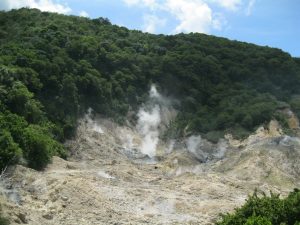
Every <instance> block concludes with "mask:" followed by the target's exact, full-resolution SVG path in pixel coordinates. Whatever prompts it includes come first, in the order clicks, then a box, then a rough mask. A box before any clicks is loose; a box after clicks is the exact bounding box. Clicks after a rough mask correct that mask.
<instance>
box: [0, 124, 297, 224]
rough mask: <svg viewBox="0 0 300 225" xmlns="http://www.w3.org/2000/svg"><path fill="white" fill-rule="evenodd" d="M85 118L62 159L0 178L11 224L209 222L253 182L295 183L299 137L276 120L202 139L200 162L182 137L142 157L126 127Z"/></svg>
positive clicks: (279, 186)
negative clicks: (244, 133) (235, 134)
mask: <svg viewBox="0 0 300 225" xmlns="http://www.w3.org/2000/svg"><path fill="white" fill-rule="evenodd" d="M89 123H90V124H87V123H82V125H81V127H79V133H78V136H77V138H76V139H75V140H72V141H69V142H68V143H67V144H68V146H69V147H71V148H72V155H70V157H69V159H68V161H65V160H63V159H60V158H58V157H54V158H53V160H52V164H50V165H49V166H48V168H46V170H45V171H43V172H37V171H34V170H31V169H28V168H25V167H23V166H16V168H15V169H14V170H13V171H12V172H11V173H10V174H9V176H8V177H7V178H6V179H5V180H2V181H1V184H2V185H1V190H2V191H1V193H2V195H0V203H1V205H2V211H3V212H4V214H5V215H7V216H8V217H9V218H11V222H12V224H22V223H27V224H30V225H40V224H45V225H50V224H51V225H54V224H60V225H74V224H80V225H88V224H213V223H214V222H215V221H216V220H217V219H218V218H219V214H220V213H225V212H229V211H231V210H233V209H234V208H235V207H237V206H240V205H242V204H243V203H244V201H245V199H246V198H247V195H248V194H250V193H252V192H253V190H254V189H255V188H259V189H260V190H263V191H266V192H268V191H270V190H272V191H273V192H275V193H281V194H282V195H286V194H287V193H288V192H289V191H291V190H292V189H293V188H295V187H298V188H299V187H300V183H299V180H300V179H299V177H300V166H299V165H300V162H299V159H300V140H299V139H298V138H291V137H288V136H283V135H282V134H281V131H280V129H279V127H278V124H276V122H272V124H270V126H269V128H268V129H263V128H261V129H259V130H258V131H257V132H256V134H254V135H252V136H250V137H249V138H248V139H246V140H244V141H242V142H241V141H237V140H233V139H232V138H231V137H230V136H227V140H223V141H222V142H221V143H218V144H216V145H213V144H211V143H208V142H207V141H203V142H201V143H200V144H199V145H198V147H197V148H195V151H198V152H199V151H202V152H204V153H205V154H207V155H208V159H209V160H206V161H205V162H204V161H203V162H201V161H199V159H198V158H197V157H195V155H194V154H192V152H191V151H189V150H188V149H187V144H186V141H185V140H180V141H177V142H176V143H175V144H174V143H173V144H172V148H169V147H168V146H169V144H168V143H159V145H158V149H159V150H158V152H159V153H158V154H159V156H160V157H156V158H154V159H150V158H149V157H148V158H147V157H146V156H145V155H142V154H141V153H140V152H139V149H138V144H139V143H140V142H141V140H140V139H139V135H138V134H137V133H135V131H134V129H133V128H132V127H119V126H117V125H116V124H114V123H112V122H110V121H104V120H102V121H100V122H99V124H98V125H97V126H95V124H92V123H91V121H90V122H89ZM127 134H128V135H129V136H130V138H129V139H126V135H127ZM120 135H123V136H121V137H120ZM126 141H129V142H128V143H125V142H126ZM130 146H131V147H130ZM8 187H9V188H8Z"/></svg>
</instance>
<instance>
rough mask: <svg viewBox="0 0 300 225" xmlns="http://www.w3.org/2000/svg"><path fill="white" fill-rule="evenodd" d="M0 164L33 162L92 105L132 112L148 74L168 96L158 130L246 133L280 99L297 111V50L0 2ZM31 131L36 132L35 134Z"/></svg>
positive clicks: (130, 115) (56, 149) (121, 117)
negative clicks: (1, 8)
mask: <svg viewBox="0 0 300 225" xmlns="http://www.w3.org/2000/svg"><path fill="white" fill-rule="evenodd" d="M0 53H1V54H0V118H1V120H0V127H1V131H0V145H1V148H2V149H4V151H2V152H1V158H0V167H2V168H3V167H5V166H6V165H7V164H8V163H9V164H11V163H15V162H18V161H19V159H21V158H23V159H25V160H26V161H27V164H28V165H29V166H30V167H32V168H35V169H42V168H44V167H45V166H46V165H47V163H48V162H49V161H50V159H51V156H52V155H59V156H62V157H66V153H65V150H64V147H63V146H62V145H61V144H60V143H61V142H63V141H64V140H65V139H66V138H70V137H72V135H74V131H75V128H76V126H77V120H78V118H79V117H80V116H81V115H82V114H83V113H84V112H86V110H87V109H88V108H89V107H91V108H93V110H94V111H95V112H96V113H99V114H101V115H102V116H105V117H110V118H113V119H114V120H115V121H117V122H118V123H124V122H125V121H126V120H127V119H129V120H131V121H136V116H135V115H136V112H137V110H138V108H139V106H140V105H141V104H142V103H143V102H145V101H146V100H147V92H148V89H149V87H150V85H151V84H153V83H154V84H156V86H157V87H158V89H159V90H161V91H162V92H163V93H164V95H166V96H168V97H170V98H172V99H174V101H173V104H174V108H175V109H176V110H177V112H178V115H177V117H176V119H174V121H172V123H170V124H169V125H168V129H166V130H165V134H164V135H165V137H173V138H175V137H182V136H184V134H186V133H200V134H202V135H205V136H206V137H207V138H208V139H210V140H213V141H217V140H218V138H220V137H222V136H223V135H224V133H225V132H230V133H232V134H233V135H234V136H236V137H245V136H247V135H248V134H249V132H252V131H254V130H255V128H256V127H257V126H258V125H261V124H264V123H268V122H269V121H270V120H271V119H272V118H276V119H277V120H279V121H280V122H281V124H282V125H283V126H286V127H288V126H287V124H288V123H287V118H286V115H285V114H284V113H281V111H280V110H282V109H290V108H292V110H293V111H294V112H295V113H296V114H299V112H300V100H299V99H300V98H299V92H300V72H299V71H300V69H299V68H300V67H299V59H294V58H292V57H291V56H290V55H289V54H287V53H285V52H283V51H281V50H279V49H274V48H269V47H260V46H256V45H253V44H247V43H242V42H237V41H230V40H227V39H224V38H218V37H213V36H208V35H204V34H198V33H191V34H178V35H170V36H165V35H152V34H147V33H142V32H140V31H132V30H128V29H126V28H124V27H118V26H115V25H112V24H111V23H110V22H109V21H108V20H107V19H103V18H98V19H87V18H82V17H75V16H64V15H59V14H53V13H48V12H41V11H39V10H36V9H20V10H12V11H10V12H0ZM37 137H38V138H37Z"/></svg>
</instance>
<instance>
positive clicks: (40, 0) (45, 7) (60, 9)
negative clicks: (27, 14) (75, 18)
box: [0, 0, 72, 14]
mask: <svg viewBox="0 0 300 225" xmlns="http://www.w3.org/2000/svg"><path fill="white" fill-rule="evenodd" d="M22 7H29V8H37V9H40V10H41V11H48V12H57V13H63V14H67V13H70V12H71V11H72V10H71V8H69V7H68V6H66V5H63V4H59V3H55V2H53V1H52V0H1V3H0V9H2V10H11V9H18V8H22Z"/></svg>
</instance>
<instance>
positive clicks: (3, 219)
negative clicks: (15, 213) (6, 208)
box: [0, 216, 10, 225]
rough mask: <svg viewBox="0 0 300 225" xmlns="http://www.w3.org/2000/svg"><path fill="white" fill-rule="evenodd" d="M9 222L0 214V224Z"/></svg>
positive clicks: (7, 224) (6, 224)
mask: <svg viewBox="0 0 300 225" xmlns="http://www.w3.org/2000/svg"><path fill="white" fill-rule="evenodd" d="M9 224H10V222H9V220H8V219H7V218H4V217H2V216H0V225H9Z"/></svg>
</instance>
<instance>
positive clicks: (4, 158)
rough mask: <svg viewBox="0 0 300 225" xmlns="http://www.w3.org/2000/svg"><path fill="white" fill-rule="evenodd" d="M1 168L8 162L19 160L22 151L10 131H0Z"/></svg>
mask: <svg viewBox="0 0 300 225" xmlns="http://www.w3.org/2000/svg"><path fill="white" fill-rule="evenodd" d="M0 149H1V154H0V168H4V167H5V166H7V165H8V164H11V163H14V162H17V161H18V159H19V158H20V156H21V155H22V151H21V149H20V148H19V146H18V144H16V143H15V142H14V140H13V138H12V136H11V134H10V132H9V131H6V130H2V131H0Z"/></svg>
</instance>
